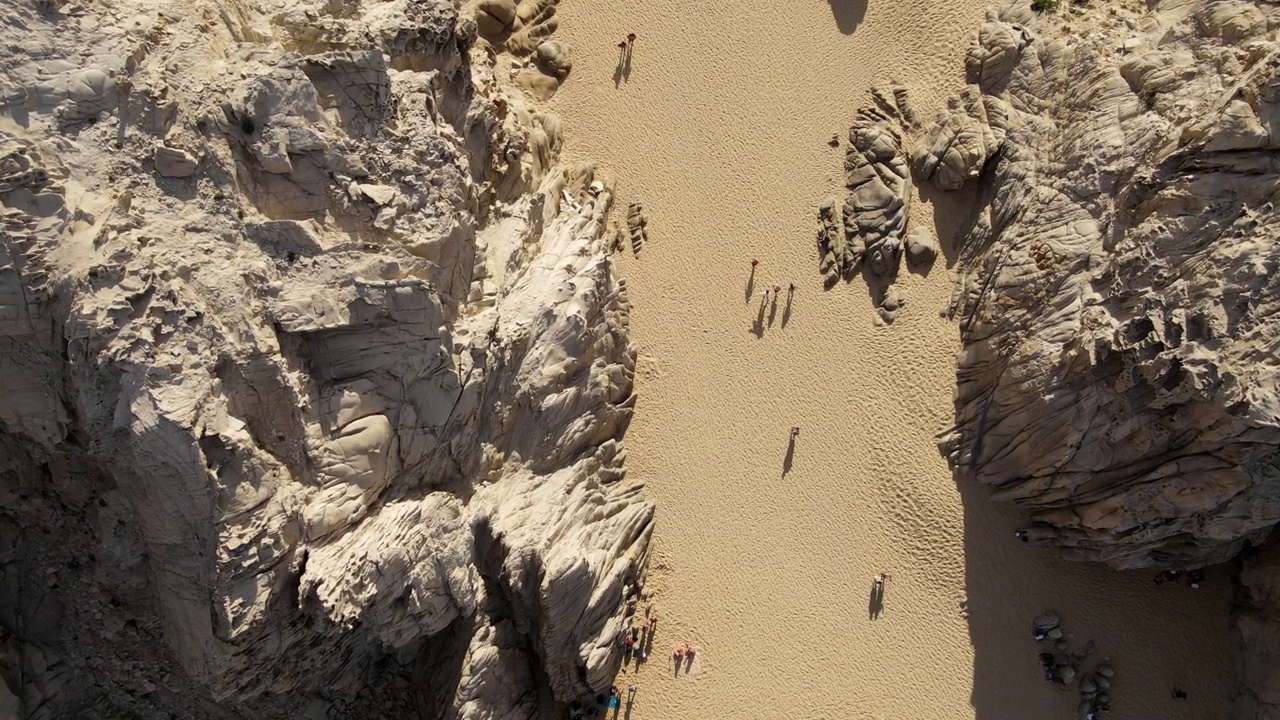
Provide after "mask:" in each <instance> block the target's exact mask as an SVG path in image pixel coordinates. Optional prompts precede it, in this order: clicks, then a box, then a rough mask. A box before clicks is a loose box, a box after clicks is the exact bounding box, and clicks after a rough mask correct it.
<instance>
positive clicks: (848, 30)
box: [827, 0, 867, 35]
mask: <svg viewBox="0 0 1280 720" xmlns="http://www.w3.org/2000/svg"><path fill="white" fill-rule="evenodd" d="M827 3H828V4H830V5H831V14H832V15H834V16H835V18H836V27H837V28H839V29H840V32H842V33H844V34H845V35H852V34H853V31H854V30H857V29H858V23H860V22H862V18H864V17H866V15H867V0H827Z"/></svg>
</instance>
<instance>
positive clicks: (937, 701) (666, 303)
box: [547, 0, 1231, 720]
mask: <svg viewBox="0 0 1280 720" xmlns="http://www.w3.org/2000/svg"><path fill="white" fill-rule="evenodd" d="M985 7H986V5H985V3H981V2H971V1H969V0H964V1H961V2H946V3H940V2H925V1H923V0H896V1H894V2H890V1H889V0H875V2H872V3H870V4H869V5H868V4H866V3H862V2H851V3H844V2H839V1H838V0H830V1H829V2H828V1H825V0H801V1H799V2H791V3H770V2H765V1H764V0H742V1H740V2H735V3H711V2H705V0H679V1H677V0H629V1H628V2H622V3H619V2H604V1H603V0H563V2H562V3H561V5H560V14H559V17H560V18H561V24H560V29H559V31H558V33H557V36H556V39H558V40H561V41H564V42H568V43H569V45H570V46H571V47H572V48H573V52H574V70H573V74H572V76H571V77H570V78H569V81H568V82H567V84H566V85H565V86H564V87H563V88H562V89H561V91H560V93H559V94H558V95H556V96H555V97H554V98H553V99H552V100H551V101H550V102H549V103H547V105H548V106H549V107H550V108H551V109H552V110H554V111H556V112H558V113H559V114H560V115H561V116H562V118H563V120H564V126H565V131H566V136H567V142H566V148H565V153H566V155H567V156H568V157H569V158H571V159H590V160H593V161H596V162H597V163H599V165H600V166H601V167H602V168H603V169H604V170H605V171H606V172H607V173H608V174H609V175H610V176H611V177H613V178H614V179H615V180H616V182H617V187H618V198H619V207H618V209H617V211H618V212H619V213H620V214H621V213H622V212H624V211H625V207H626V203H627V202H630V201H641V202H643V203H644V206H645V208H646V210H647V211H648V214H649V220H650V222H649V231H650V239H649V243H648V244H647V245H646V246H645V247H644V249H643V252H642V253H641V255H640V257H639V258H633V257H632V256H631V253H630V250H629V248H628V250H627V251H625V253H624V254H622V255H620V256H619V260H620V264H621V270H622V274H623V276H624V277H625V278H626V279H627V282H628V287H629V289H630V297H631V300H632V302H633V305H634V308H633V312H632V325H631V329H632V337H633V339H634V340H635V341H636V343H637V344H638V345H639V348H640V359H639V370H638V378H637V382H636V389H637V392H638V394H639V404H638V407H637V411H636V416H635V420H634V422H633V423H632V424H631V427H630V430H629V432H628V434H627V436H626V444H627V447H628V450H629V466H630V468H631V474H630V477H631V479H633V480H635V481H641V482H644V483H645V484H646V486H647V492H648V494H649V497H650V498H652V499H653V500H655V501H656V502H657V503H658V529H657V532H656V535H655V543H656V547H655V557H654V560H653V562H652V564H651V571H650V578H649V587H650V588H651V589H652V590H653V591H654V598H653V602H654V604H655V606H656V607H657V608H658V609H659V611H660V612H661V617H662V619H661V621H660V623H659V626H658V631H657V640H656V644H655V648H654V651H653V653H652V655H651V657H650V659H649V662H648V663H647V664H645V665H644V666H643V667H642V668H641V669H640V670H639V671H634V670H632V671H629V672H627V673H626V674H624V675H622V676H621V677H620V678H619V685H620V686H622V687H623V688H625V687H626V685H628V684H630V683H635V684H636V685H637V688H638V692H637V695H636V701H635V704H634V706H632V707H631V708H630V709H629V711H627V708H626V706H625V705H624V711H623V714H621V715H619V717H627V718H630V719H631V720H646V719H649V718H653V719H663V720H670V719H673V718H885V719H889V718H893V719H894V720H899V719H910V718H921V719H924V718H931V719H932V718H980V719H981V720H1003V719H1004V718H1009V719H1010V720H1013V719H1021V718H1037V719H1050V718H1062V719H1063V720H1067V719H1069V718H1073V717H1080V714H1079V713H1078V712H1077V710H1076V703H1077V700H1078V696H1077V695H1076V693H1075V692H1074V691H1056V690H1055V689H1054V687H1053V686H1050V685H1048V684H1046V683H1045V682H1044V680H1043V678H1042V676H1041V670H1040V667H1039V665H1038V662H1037V659H1036V656H1037V653H1038V652H1041V651H1042V650H1044V649H1046V648H1042V647H1041V646H1038V645H1037V644H1036V643H1034V642H1033V641H1032V639H1031V637H1030V623H1031V619H1032V617H1033V616H1035V615H1036V614H1037V613H1039V612H1040V611H1042V610H1044V609H1046V608H1054V609H1056V610H1058V611H1059V613H1061V615H1062V618H1063V624H1064V628H1065V629H1066V630H1067V632H1068V633H1071V634H1073V636H1074V637H1073V649H1074V648H1075V647H1078V646H1079V645H1082V644H1083V643H1084V641H1086V640H1090V639H1092V640H1094V641H1095V642H1096V643H1097V648H1098V651H1097V654H1096V655H1095V657H1094V659H1097V658H1100V657H1108V658H1110V660H1111V662H1112V663H1113V665H1114V666H1115V669H1116V681H1115V685H1114V687H1113V692H1112V695H1113V698H1114V701H1113V703H1112V705H1113V711H1112V712H1111V713H1110V714H1109V715H1108V717H1109V718H1115V719H1117V720H1124V719H1133V720H1137V719H1139V718H1141V719H1144V720H1145V719H1146V718H1157V717H1170V718H1172V717H1186V718H1193V717H1194V718H1224V717H1226V715H1227V701H1228V696H1229V693H1230V689H1231V665H1230V656H1229V648H1228V626H1227V622H1228V616H1227V612H1228V603H1229V599H1230V587H1229V580H1228V577H1227V573H1226V572H1225V571H1224V570H1220V569H1218V570H1214V571H1212V572H1210V575H1209V582H1208V584H1207V587H1206V588H1205V589H1202V590H1199V591H1195V590H1190V589H1188V588H1186V587H1180V586H1170V585H1165V586H1160V587H1157V586H1155V585H1154V584H1153V583H1152V582H1151V577H1152V574H1153V573H1150V572H1141V573H1117V572H1113V571H1111V570H1108V569H1106V568H1103V567H1101V566H1091V565H1082V564H1072V563H1066V562H1062V561H1059V560H1057V559H1056V557H1055V556H1054V554H1053V553H1052V552H1051V551H1049V550H1047V549H1044V548H1039V547H1034V546H1028V545H1024V544H1023V543H1020V542H1018V541H1017V540H1015V539H1014V537H1013V530H1014V529H1015V528H1017V527H1018V526H1019V525H1018V524H1019V518H1020V516H1019V513H1018V512H1017V511H1016V510H1014V509H1011V508H1008V507H1005V506H997V505H995V504H993V503H991V502H990V501H988V500H987V498H986V494H987V493H986V491H985V489H984V488H980V487H973V486H971V485H968V484H964V483H962V484H961V485H960V486H959V487H957V484H956V483H955V481H953V479H952V476H951V473H950V471H949V469H948V467H947V464H946V462H945V461H944V459H943V458H942V457H941V456H940V455H939V453H938V450H937V447H936V440H935V435H936V434H937V433H938V432H940V431H942V430H944V429H945V428H946V427H947V426H948V424H949V422H950V419H951V415H952V407H951V400H952V388H953V384H954V361H955V353H956V351H957V349H958V333H957V329H956V326H955V325H954V324H953V323H951V322H948V321H946V320H944V319H942V318H940V317H939V313H938V311H939V310H940V309H941V308H942V307H944V306H945V305H946V302H947V299H948V298H949V296H950V294H951V291H952V278H953V275H952V271H951V270H950V269H948V268H947V267H946V265H947V264H948V263H947V262H946V259H945V258H942V257H940V258H939V260H938V262H937V263H936V264H935V266H934V267H933V268H932V270H931V272H929V274H928V275H927V276H923V277H922V276H920V275H917V274H912V273H907V272H906V271H905V268H904V272H903V276H902V280H901V287H902V289H903V291H904V294H905V296H906V299H907V306H906V308H905V310H904V311H903V313H902V314H901V315H900V316H899V318H898V321H897V322H896V323H894V324H893V325H891V326H887V327H879V326H877V325H876V323H875V318H876V313H875V311H874V309H873V308H872V306H871V301H870V298H869V295H868V291H867V287H866V285H865V283H863V282H862V281H861V280H860V279H859V280H855V281H853V282H851V283H848V284H845V283H841V284H839V285H837V286H836V287H835V288H833V289H832V290H830V291H824V290H823V287H822V279H821V277H820V275H819V274H818V271H817V257H816V251H815V247H814V230H815V227H816V221H815V212H816V209H817V206H818V204H819V203H820V202H821V201H822V199H823V197H824V196H827V195H832V194H835V195H838V196H839V197H840V198H841V199H843V192H842V191H843V187H842V170H841V167H842V166H841V163H842V160H843V155H842V153H843V150H842V149H836V148H832V147H831V146H829V145H828V141H829V140H830V138H831V136H832V135H833V134H837V133H838V134H839V135H840V136H841V138H842V139H843V138H844V134H845V131H846V129H847V127H848V124H849V121H850V120H851V119H852V118H853V114H854V112H855V111H856V110H857V108H858V107H860V106H862V105H864V104H866V102H867V101H868V95H867V91H868V90H869V88H870V87H872V85H873V84H879V85H881V86H885V87H888V86H891V85H892V84H895V83H898V84H903V85H906V86H907V87H908V88H909V89H910V90H911V92H912V96H911V97H912V100H913V103H914V106H915V109H916V111H917V113H918V114H920V115H921V117H922V118H926V119H927V118H929V117H932V115H933V113H934V112H936V111H937V110H938V109H939V108H941V107H942V104H943V102H944V101H945V98H946V96H947V95H948V94H950V93H953V92H955V91H956V90H958V89H959V88H960V87H961V83H962V81H963V77H962V71H963V56H964V51H965V49H966V48H967V47H968V45H969V43H970V42H971V39H972V38H973V37H975V35H976V33H977V30H978V27H979V24H980V23H981V21H982V18H983V15H984V11H985ZM627 32H635V33H637V34H638V36H639V38H638V40H637V43H636V46H635V50H634V54H633V58H632V67H631V70H630V74H629V76H627V77H619V76H617V75H616V74H615V61H616V59H617V56H618V49H617V43H618V41H619V40H620V39H621V38H622V36H624V35H625V34H626V33H627ZM946 202H948V203H951V204H941V205H935V204H930V203H927V202H922V201H921V200H920V198H918V197H917V202H916V203H915V206H914V208H913V222H914V223H916V227H928V228H930V229H935V227H936V229H937V232H938V234H939V236H940V238H941V239H942V242H943V245H944V247H945V246H946V243H947V241H948V239H949V234H948V231H947V228H948V223H949V219H950V218H954V217H955V215H956V212H957V208H958V207H959V206H958V205H957V204H955V203H957V202H958V200H946ZM935 212H936V215H937V218H936V222H935V217H934V215H935ZM752 258H757V259H759V261H760V265H759V268H758V269H757V272H756V275H755V284H754V288H753V289H752V290H751V291H748V287H747V285H748V282H749V275H750V270H751V268H750V261H751V259H752ZM792 282H794V283H795V284H796V285H797V286H798V290H797V292H796V293H795V296H794V298H793V300H792V303H791V307H790V309H789V310H788V309H787V307H786V299H785V291H784V297H783V298H782V300H781V301H780V302H779V303H778V305H777V307H776V308H775V307H774V306H773V304H772V302H770V304H769V305H768V306H766V307H764V308H763V319H762V320H761V325H762V327H760V328H758V332H757V331H756V330H757V328H755V327H754V326H755V324H756V322H757V319H758V318H761V312H762V310H761V308H760V302H761V300H760V298H759V296H758V293H759V292H760V291H761V290H763V289H765V288H766V287H772V285H773V284H774V283H778V284H781V285H782V287H783V288H784V289H785V288H786V287H787V285H788V284H789V283H792ZM793 425H794V426H799V427H800V428H801V434H800V436H799V438H798V439H797V442H796V445H795V447H794V451H793V452H788V435H789V430H790V428H791V427H792V426H793ZM882 568H888V569H890V570H891V571H892V572H893V576H894V577H893V580H892V581H891V582H890V583H889V584H888V586H887V588H886V593H885V598H884V605H883V610H882V612H881V614H880V615H879V617H878V618H877V619H872V618H871V617H870V612H869V610H870V608H869V593H870V590H871V578H872V576H873V575H874V574H875V573H877V572H878V571H880V570H881V569H882ZM686 640H687V641H690V642H693V643H694V644H695V645H697V646H698V647H699V648H700V652H699V655H698V663H697V665H696V666H695V668H694V669H695V670H696V671H697V672H696V673H695V674H694V675H691V676H685V675H684V674H683V673H681V674H680V676H679V677H676V676H674V674H673V671H672V668H671V658H670V653H671V647H672V645H673V644H675V643H678V642H684V641H686ZM1174 686H1179V687H1182V688H1184V689H1186V690H1187V691H1188V693H1189V694H1190V698H1189V699H1188V700H1185V701H1177V700H1173V699H1171V697H1170V689H1171V688H1172V687H1174ZM624 695H625V689H624ZM609 717H613V714H612V713H611V714H610V715H609Z"/></svg>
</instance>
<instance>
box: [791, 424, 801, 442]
mask: <svg viewBox="0 0 1280 720" xmlns="http://www.w3.org/2000/svg"><path fill="white" fill-rule="evenodd" d="M791 437H792V438H793V439H794V438H798V437H800V428H799V427H796V426H792V428H791Z"/></svg>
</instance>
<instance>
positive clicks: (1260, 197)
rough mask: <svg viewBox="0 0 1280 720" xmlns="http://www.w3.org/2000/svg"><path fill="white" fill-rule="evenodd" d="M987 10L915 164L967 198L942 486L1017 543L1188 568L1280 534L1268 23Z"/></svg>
mask: <svg viewBox="0 0 1280 720" xmlns="http://www.w3.org/2000/svg"><path fill="white" fill-rule="evenodd" d="M1064 12H1066V13H1069V14H1070V15H1071V18H1070V22H1072V23H1076V24H1077V25H1078V24H1082V23H1087V24H1088V27H1089V28H1090V31H1089V32H1088V33H1087V34H1086V33H1079V32H1069V31H1067V29H1066V22H1067V20H1065V19H1063V18H1061V17H1060V16H1057V15H1047V14H1046V15H1037V14H1036V13H1034V12H1032V11H1031V10H1030V8H1029V5H1028V3H1026V2H1013V3H1009V4H1006V5H1005V7H1004V8H1003V9H1002V10H1001V11H1000V12H999V13H998V14H993V15H992V17H991V18H990V20H989V22H988V23H987V25H986V26H984V28H983V30H982V33H981V35H980V38H979V41H980V44H979V46H978V47H976V48H975V49H974V51H973V52H971V53H970V55H969V62H968V68H969V70H970V73H971V80H972V81H973V82H974V83H975V85H974V86H973V87H972V88H971V90H970V92H969V93H967V94H966V95H965V97H964V98H962V99H961V101H959V102H957V103H955V104H954V106H953V111H952V112H951V113H949V114H944V115H943V116H942V117H940V118H939V119H938V121H937V122H935V124H934V125H933V126H932V127H931V128H930V129H929V130H927V131H926V132H925V134H924V135H923V140H922V141H921V143H920V146H919V147H918V149H917V151H916V153H915V155H914V158H915V162H914V167H915V168H916V170H917V171H918V172H920V173H922V174H923V175H924V176H925V177H924V178H922V179H928V180H929V181H931V182H933V183H934V184H935V185H937V186H938V187H939V188H942V189H950V188H953V187H957V186H958V185H960V184H962V183H964V182H965V181H969V182H976V183H977V184H978V192H979V196H980V200H979V203H978V205H977V207H976V208H975V210H974V213H973V215H972V217H971V218H970V220H969V222H968V223H967V225H966V227H965V228H964V229H963V231H962V234H961V242H960V247H959V248H958V251H959V261H960V266H961V268H962V276H963V277H962V280H961V287H960V289H959V292H958V293H957V297H956V300H955V303H954V307H953V311H954V313H955V314H956V315H958V316H959V318H960V321H961V331H962V336H963V340H964V351H963V352H962V353H961V356H960V358H959V361H958V369H957V384H958V387H957V391H956V427H955V432H954V433H953V434H952V435H951V436H950V437H949V438H948V439H947V440H946V442H945V447H946V449H947V451H948V452H949V454H950V458H951V460H952V462H953V463H954V465H955V466H956V468H957V469H958V470H959V471H960V473H961V474H962V475H967V476H971V477H972V478H975V479H976V480H978V481H980V482H982V483H985V484H988V485H991V486H992V487H993V488H994V493H993V495H994V497H995V498H996V499H998V500H1005V501H1013V502H1016V503H1018V504H1020V505H1022V506H1023V507H1026V508H1028V509H1029V510H1030V511H1031V514H1032V518H1033V520H1034V522H1035V526H1034V527H1033V528H1032V529H1031V536H1032V537H1033V538H1035V539H1039V540H1043V541H1046V542H1050V543H1053V544H1055V545H1057V546H1059V547H1061V548H1062V550H1063V552H1064V554H1065V555H1067V556H1068V557H1071V558H1077V559H1092V560H1100V561H1104V562H1106V563H1108V564H1110V565H1112V566H1115V567H1120V568H1134V567H1144V566H1160V567H1199V566H1201V565H1206V564H1210V563H1216V562H1221V561H1224V560H1226V559H1228V558H1230V557H1232V556H1234V555H1235V554H1236V553H1237V552H1238V551H1239V550H1240V549H1241V548H1242V547H1243V546H1244V544H1245V543H1246V542H1253V543H1255V544H1256V543H1259V542H1260V541H1261V540H1262V539H1263V538H1264V537H1265V536H1266V535H1267V534H1268V532H1269V531H1270V530H1271V528H1272V527H1273V526H1274V525H1275V524H1276V522H1277V520H1280V455H1277V448H1280V395H1278V391H1280V385H1278V382H1280V364H1277V361H1276V355H1277V352H1278V351H1280V315H1278V314H1277V310H1278V309H1280V305H1278V302H1280V281H1277V263H1278V261H1280V250H1278V249H1277V248H1278V247H1280V245H1277V242H1276V238H1277V237H1280V213H1278V212H1277V209H1276V206H1275V196H1276V189H1277V182H1278V181H1280V165H1277V163H1276V162H1275V158H1276V155H1277V150H1280V90H1278V89H1277V88H1280V45H1277V44H1276V43H1275V41H1274V38H1273V35H1272V34H1271V30H1273V29H1274V28H1276V27H1277V26H1280V8H1277V7H1276V6H1274V5H1271V4H1267V3H1257V4H1254V3H1248V2H1204V1H1199V0H1187V1H1184V2H1161V3H1159V4H1158V5H1156V6H1154V8H1153V9H1152V10H1150V11H1147V10H1146V9H1145V8H1143V10H1142V11H1141V12H1138V11H1130V10H1126V9H1123V8H1114V7H1110V6H1109V7H1108V8H1107V12H1106V14H1103V13H1102V12H1098V11H1091V10H1087V9H1084V10H1082V9H1077V8H1070V9H1064Z"/></svg>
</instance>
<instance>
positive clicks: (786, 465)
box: [782, 435, 796, 478]
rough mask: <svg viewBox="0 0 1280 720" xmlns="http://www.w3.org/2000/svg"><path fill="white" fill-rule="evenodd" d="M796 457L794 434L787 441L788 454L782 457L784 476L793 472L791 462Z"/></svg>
mask: <svg viewBox="0 0 1280 720" xmlns="http://www.w3.org/2000/svg"><path fill="white" fill-rule="evenodd" d="M795 459H796V436H795V435H792V436H791V439H790V440H789V441H788V442H787V456H786V457H784V458H782V477H784V478H785V477H786V476H787V473H789V472H791V464H792V463H793V462H795Z"/></svg>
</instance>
